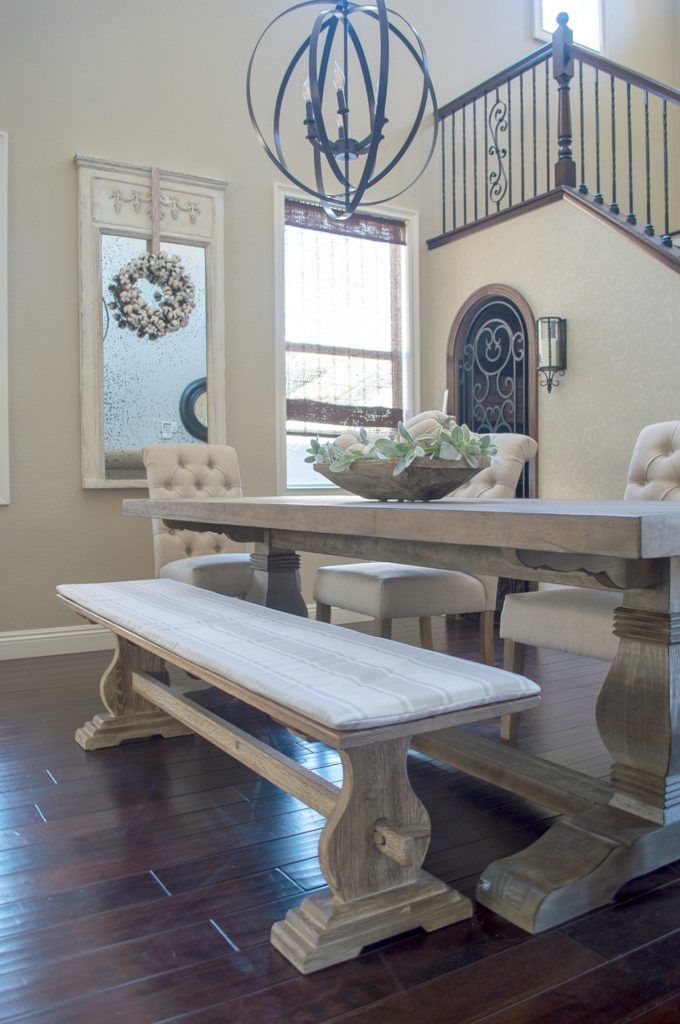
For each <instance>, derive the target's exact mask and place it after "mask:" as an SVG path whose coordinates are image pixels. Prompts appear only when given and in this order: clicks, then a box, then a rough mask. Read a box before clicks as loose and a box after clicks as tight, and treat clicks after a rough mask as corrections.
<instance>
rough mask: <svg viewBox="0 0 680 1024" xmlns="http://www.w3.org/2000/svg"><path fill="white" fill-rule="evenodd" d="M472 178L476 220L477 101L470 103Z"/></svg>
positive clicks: (476, 216)
mask: <svg viewBox="0 0 680 1024" xmlns="http://www.w3.org/2000/svg"><path fill="white" fill-rule="evenodd" d="M472 177H473V181H474V186H475V220H477V219H478V216H479V214H478V210H477V100H473V101H472Z"/></svg>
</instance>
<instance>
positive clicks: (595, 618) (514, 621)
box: [500, 420, 680, 739]
mask: <svg viewBox="0 0 680 1024" xmlns="http://www.w3.org/2000/svg"><path fill="white" fill-rule="evenodd" d="M623 497H624V499H625V500H627V501H680V420H670V421H669V422H666V423H652V424H651V425H650V426H648V427H644V429H643V430H642V431H641V432H640V435H639V437H638V439H637V441H636V443H635V448H634V449H633V456H632V458H631V462H630V466H629V468H628V484H627V486H626V489H625V492H624V495H623ZM622 600H623V595H622V594H620V593H618V592H612V591H604V590H584V589H583V588H581V587H549V588H547V589H545V590H537V591H534V592H532V593H528V594H509V595H508V596H507V597H506V599H505V603H504V605H503V612H502V615H501V625H500V635H501V637H502V639H503V641H504V644H503V664H504V666H505V668H508V669H510V670H511V671H514V672H523V669H524V653H525V648H526V646H527V645H528V644H530V645H531V646H533V647H549V648H551V649H552V650H555V651H564V652H565V653H567V654H580V655H583V656H584V657H587V658H601V659H603V660H604V661H611V660H612V659H613V658H614V656H615V654H616V650H617V648H618V639H617V638H616V636H614V632H613V629H614V609H615V608H618V607H619V605H620V604H621V602H622ZM517 717H518V716H517ZM517 717H515V716H512V718H513V721H512V723H511V727H510V733H511V738H513V739H514V737H515V736H516V731H517Z"/></svg>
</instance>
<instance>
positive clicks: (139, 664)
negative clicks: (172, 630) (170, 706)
mask: <svg viewBox="0 0 680 1024" xmlns="http://www.w3.org/2000/svg"><path fill="white" fill-rule="evenodd" d="M115 641H116V648H115V652H114V655H113V660H112V661H111V664H110V665H109V666H108V668H107V669H106V671H105V672H104V674H103V676H102V678H101V682H100V684H99V692H100V694H101V698H102V702H103V704H104V707H105V708H106V710H107V713H105V714H98V715H95V716H94V718H92V719H90V721H89V722H85V724H84V725H83V726H81V728H80V729H77V730H76V743H79V744H80V746H81V747H83V748H84V749H85V750H100V749H101V748H102V747H117V746H118V745H119V744H120V743H123V742H124V741H125V740H135V739H143V738H144V737H146V736H164V737H166V738H167V737H170V736H190V735H191V732H192V730H191V729H187V727H186V726H185V725H182V724H181V722H177V721H176V720H175V719H174V718H171V717H170V716H169V715H166V714H165V712H163V711H159V710H158V708H156V707H154V705H153V704H150V703H149V701H147V700H144V698H143V697H140V696H139V695H138V694H136V693H135V691H134V690H133V688H132V673H133V671H139V672H148V673H150V674H152V675H155V676H156V677H157V678H160V679H164V680H167V672H166V670H165V667H164V663H163V661H162V659H161V658H158V657H156V655H154V654H150V653H149V652H148V651H144V650H142V649H141V648H139V647H135V646H134V645H133V644H131V643H128V641H127V640H123V639H122V638H121V637H115Z"/></svg>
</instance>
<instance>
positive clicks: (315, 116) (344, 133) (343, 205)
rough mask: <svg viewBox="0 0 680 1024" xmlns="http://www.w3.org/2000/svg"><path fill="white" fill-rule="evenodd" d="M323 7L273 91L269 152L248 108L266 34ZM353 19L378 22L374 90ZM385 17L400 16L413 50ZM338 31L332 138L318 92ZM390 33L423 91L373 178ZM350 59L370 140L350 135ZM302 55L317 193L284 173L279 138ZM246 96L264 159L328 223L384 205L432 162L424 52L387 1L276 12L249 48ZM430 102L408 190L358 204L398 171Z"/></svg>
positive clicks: (347, 0)
mask: <svg viewBox="0 0 680 1024" xmlns="http://www.w3.org/2000/svg"><path fill="white" fill-rule="evenodd" d="M322 4H323V5H326V10H324V11H322V12H321V13H320V14H319V15H318V16H317V18H316V20H315V22H314V26H313V28H312V31H311V32H310V34H309V35H308V36H307V37H306V39H305V40H304V41H303V42H302V43H301V45H300V46H299V47H298V49H297V50H296V52H295V54H294V55H293V57H292V59H291V61H290V63H289V64H288V67H287V68H286V71H285V73H284V75H283V78H282V81H281V84H280V86H279V89H278V93H277V96H276V102H275V104H274V119H273V148H272V147H271V146H270V145H269V143H268V142H267V139H266V138H265V136H264V133H263V132H262V131H261V129H260V127H259V125H258V123H257V119H256V116H255V111H254V106H253V98H252V90H251V80H252V73H253V66H254V62H255V58H256V55H257V53H258V50H259V48H260V45H261V43H262V41H263V39H264V38H265V36H267V34H268V33H269V32H270V30H271V29H272V28H273V26H274V25H275V24H276V23H277V22H279V21H280V20H281V19H282V18H284V17H286V16H287V15H289V14H291V13H293V12H294V11H298V10H300V9H303V8H307V7H318V6H319V5H322ZM353 15H364V16H366V17H367V18H370V19H372V20H374V21H376V22H377V23H378V35H379V43H380V57H379V71H378V79H377V89H374V86H373V80H372V76H371V71H370V66H369V62H368V59H367V57H366V53H365V51H364V48H363V46H362V44H361V40H360V38H359V34H358V32H357V30H356V28H355V27H354V25H353V24H352V22H351V18H352V16H353ZM390 16H391V17H392V18H398V19H399V20H400V21H401V22H403V24H404V25H405V27H406V29H407V30H408V31H409V32H411V33H412V35H413V38H414V40H415V44H416V45H414V44H413V43H412V42H411V40H410V39H409V38H408V37H407V35H406V34H405V33H404V32H403V31H402V30H401V28H399V27H398V26H397V25H395V24H393V23H392V22H391V21H390ZM339 30H340V32H341V35H342V61H343V66H342V67H341V68H340V73H341V80H342V84H341V85H340V87H337V86H336V97H337V101H338V107H337V114H336V120H337V127H338V137H337V138H336V139H332V138H331V137H330V134H329V132H328V129H327V127H326V122H325V119H324V115H323V110H322V107H323V99H324V92H325V89H326V83H327V80H328V74H329V66H330V61H331V57H332V55H333V47H334V43H335V41H336V35H337V33H338V31H339ZM390 34H391V35H392V36H394V37H395V38H396V39H398V40H399V42H401V43H402V44H403V45H404V47H405V48H406V50H407V51H408V53H409V54H410V55H411V57H412V58H413V60H414V61H415V63H416V65H417V67H418V69H419V71H420V73H421V75H422V78H423V85H422V90H421V95H420V101H419V105H418V111H417V114H416V117H415V120H414V122H413V125H412V126H411V129H410V131H409V132H408V133H407V135H406V138H405V139H404V141H403V143H402V144H401V146H400V147H399V149H398V151H397V153H396V154H395V155H394V156H393V157H392V159H391V160H390V161H389V162H388V163H387V164H386V166H385V167H383V168H382V169H381V170H379V171H378V172H377V173H376V166H377V161H378V149H379V146H380V143H381V141H382V140H383V139H384V135H383V128H384V127H385V125H386V124H387V123H388V119H387V117H386V116H385V108H386V103H387V87H388V74H389V64H390ZM350 53H353V54H354V55H355V57H356V60H357V63H358V66H359V70H360V78H361V81H362V83H363V87H364V91H365V97H366V102H367V105H368V112H369V125H370V131H369V133H368V135H366V136H365V137H364V138H362V139H355V138H353V137H352V136H351V130H350V108H349V104H348V100H347V97H348V79H349V60H350ZM305 54H308V86H309V91H308V99H307V102H306V117H305V119H304V122H303V123H304V125H305V127H306V129H307V139H308V141H309V142H310V144H311V146H312V150H313V156H314V182H315V187H312V186H310V185H308V184H306V183H305V182H303V181H301V180H300V178H298V177H297V176H296V175H295V174H293V172H292V171H291V170H290V168H289V166H288V163H287V161H286V158H285V155H284V152H283V143H282V139H281V112H282V109H283V103H284V99H285V95H286V90H287V89H288V86H289V84H290V81H291V78H292V76H293V74H294V73H295V71H296V70H297V69H298V66H299V64H300V62H301V61H302V60H303V58H304V57H305ZM246 97H247V102H248V113H249V115H250V120H251V122H252V125H253V128H254V129H255V132H256V133H257V135H258V137H259V139H260V142H261V143H262V146H263V147H264V150H265V152H266V153H267V156H268V157H269V158H270V160H272V161H273V163H274V164H276V166H277V167H278V168H279V170H280V171H281V172H282V174H284V175H285V176H286V177H287V178H288V179H289V181H292V182H293V183H294V184H295V185H296V186H297V187H298V188H300V189H301V190H302V191H303V192H306V193H307V194H308V195H311V196H314V197H315V198H316V199H318V200H320V201H321V204H322V206H323V208H324V210H325V211H326V214H327V215H328V216H329V217H331V218H332V219H334V220H346V219H347V218H348V217H351V215H352V214H353V213H354V211H355V210H356V209H357V207H358V206H359V205H360V204H363V205H365V206H375V205H378V204H379V203H385V202H389V201H390V200H392V199H395V198H396V197H397V196H399V195H401V194H402V192H405V191H406V189H408V188H410V187H411V186H412V185H413V184H415V182H416V181H417V180H418V178H420V176H421V175H422V173H423V171H424V170H425V168H426V167H427V165H428V163H429V161H430V158H431V157H432V154H433V152H434V148H435V145H436V142H437V129H438V118H437V101H436V96H435V93H434V88H433V85H432V81H431V79H430V73H429V63H428V58H427V54H426V52H425V48H424V46H423V44H422V41H421V39H420V37H419V35H418V33H417V32H416V30H415V29H414V28H413V26H412V25H411V24H410V23H409V22H408V21H406V19H405V18H403V17H402V15H400V14H398V13H397V12H396V11H393V10H391V9H390V8H388V7H387V6H386V4H385V0H375V3H374V4H371V5H363V4H358V3H355V2H353V0H340V2H339V3H337V4H336V5H335V7H334V9H332V10H328V8H327V0H301V2H300V3H296V4H294V5H293V6H292V7H289V8H288V9H287V10H285V11H282V13H281V14H279V15H277V17H276V18H274V19H273V20H272V21H271V22H270V23H269V25H268V26H267V27H266V28H265V30H264V32H263V33H262V35H261V36H260V38H259V39H258V41H257V43H256V45H255V49H254V50H253V53H252V55H251V57H250V61H249V63H248V74H247V79H246ZM428 99H429V100H430V101H431V104H432V109H433V114H434V116H433V130H432V140H431V144H430V148H429V151H428V153H427V156H426V159H425V161H424V163H423V165H422V167H421V168H420V170H419V172H418V173H417V174H416V175H415V177H414V178H412V179H411V181H409V182H408V184H407V185H404V186H403V188H400V189H399V190H398V191H396V192H394V193H392V194H391V195H388V196H385V197H383V198H381V199H379V200H372V201H368V200H364V196H365V194H366V192H367V190H368V189H370V188H372V187H373V186H374V185H376V184H377V183H378V182H380V181H382V180H383V179H384V178H385V177H386V176H387V175H388V174H389V173H390V172H391V171H392V170H393V169H394V168H395V167H396V165H397V164H398V163H399V161H400V160H401V159H402V157H403V156H404V154H405V153H406V151H407V150H408V148H409V147H410V145H411V143H412V142H413V140H414V139H415V137H416V134H417V132H418V130H419V128H420V126H421V124H422V121H423V117H424V116H425V111H426V109H427V105H428ZM360 157H361V158H365V163H364V167H363V170H362V173H361V175H360V177H359V180H358V181H357V183H356V184H354V185H353V184H352V182H351V180H350V165H351V164H352V163H353V162H354V161H355V160H357V159H358V158H360ZM324 167H327V169H329V170H330V172H331V174H332V176H333V177H334V178H335V180H336V181H337V183H338V185H339V186H340V190H339V191H335V192H332V191H329V190H327V189H326V187H325V182H324Z"/></svg>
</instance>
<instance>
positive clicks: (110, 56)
mask: <svg viewBox="0 0 680 1024" xmlns="http://www.w3.org/2000/svg"><path fill="white" fill-rule="evenodd" d="M396 6H397V7H398V9H399V10H400V11H401V12H402V13H403V14H404V15H405V16H406V17H408V18H412V19H413V21H414V22H415V23H416V25H417V27H418V29H419V31H420V33H421V35H422V37H423V39H424V40H425V42H426V44H427V47H428V51H429V54H430V59H431V66H432V72H433V76H434V79H435V82H436V86H437V91H438V97H439V100H440V101H441V102H444V101H445V100H447V99H449V98H451V97H453V96H454V95H456V94H458V93H459V92H461V91H462V90H464V89H465V88H468V87H470V86H472V85H474V84H475V83H477V82H479V81H480V80H482V79H483V78H485V77H487V76H488V75H490V74H492V73H494V72H495V71H497V70H498V69H499V68H501V67H502V66H504V65H506V64H507V63H510V62H511V61H513V60H515V59H516V58H517V57H519V56H521V55H522V54H523V53H526V52H528V51H530V50H531V49H533V48H534V46H535V45H536V42H535V40H534V39H533V38H532V36H531V24H532V22H531V10H532V4H531V0H475V2H474V3H473V2H471V0H425V2H424V3H423V2H421V0H399V3H398V4H397V5H396ZM607 6H608V7H614V6H615V7H616V10H617V12H620V11H621V10H626V11H629V12H632V13H634V14H635V15H636V17H637V16H638V15H639V14H640V12H641V9H642V8H644V18H640V17H637V25H636V29H637V30H638V31H639V33H640V34H641V35H640V38H641V39H644V40H646V42H645V43H644V46H643V45H642V43H641V44H640V52H641V60H642V63H640V68H641V70H644V71H647V72H649V73H654V74H656V75H657V76H658V77H664V74H663V70H664V68H666V66H667V65H668V66H671V65H672V66H673V67H675V65H674V63H673V60H674V58H672V50H671V48H670V43H669V44H668V46H666V43H665V41H664V44H663V46H662V47H661V48H660V49H659V47H658V46H657V44H658V39H659V36H660V29H659V26H660V24H665V19H667V18H668V17H670V15H671V14H673V16H677V9H678V8H677V2H675V0H644V3H642V0H635V2H634V0H616V4H613V3H612V2H611V0H609V2H608V4H607ZM283 7H284V2H283V0H256V2H253V0H194V2H192V3H187V2H186V0H145V2H144V3H139V2H138V0H134V2H133V0H116V3H112V2H111V0H0V25H1V31H0V128H3V129H6V130H7V131H8V132H9V133H10V147H11V149H10V160H11V163H10V175H11V178H10V240H9V242H10V280H9V290H10V321H9V340H10V385H11V396H10V418H11V439H10V440H11V472H12V504H11V505H10V506H9V507H3V508H0V560H1V564H2V573H3V580H4V586H3V587H2V591H1V592H0V631H3V630H14V629H24V628H33V627H35V628H40V627H46V626H53V625H59V624H67V623H72V622H73V621H74V620H73V619H72V618H71V617H70V616H69V615H67V613H65V612H63V611H62V610H61V609H60V608H59V607H58V606H57V604H56V601H55V599H54V597H53V592H54V585H55V584H56V583H57V582H62V581H67V580H80V581H85V580H96V579H111V578H125V577H135V576H144V575H147V574H151V572H152V559H151V543H150V535H149V527H148V524H147V523H145V522H143V521H135V520H130V519H123V518H122V517H121V515H120V500H121V498H122V497H123V496H124V495H123V494H122V493H121V492H120V491H118V492H114V491H112V492H87V491H83V490H81V487H80V438H79V429H80V424H79V346H78V299H77V278H78V261H77V251H76V250H77V215H76V179H75V169H74V166H73V163H72V157H73V154H74V153H75V152H81V153H87V154H91V155H93V156H99V157H105V158H110V159H114V160H123V161H128V162H135V163H141V164H156V165H159V166H161V167H164V168H168V169H175V170H179V171H186V172H191V173H197V174H203V175H213V176H217V177H226V178H227V179H228V180H229V182H230V185H229V188H228V190H227V202H226V206H227V212H226V225H225V232H226V268H225V282H224V287H225V296H226V307H227V365H228V368H229V369H228V376H227V380H226V381H225V388H226V395H227V408H228V412H227V428H228V435H229V438H230V440H231V441H232V442H233V443H234V444H235V445H236V446H237V448H238V450H239V453H240V456H241V461H242V468H243V478H244V485H245V488H246V490H247V492H248V493H249V494H266V493H269V492H271V491H272V490H273V489H274V487H275V464H274V455H273V449H272V450H266V448H265V446H264V445H263V442H262V438H267V437H271V436H272V434H273V431H274V394H275V379H274V370H273V331H274V296H273V272H274V271H273V256H272V253H273V220H272V202H273V200H272V184H273V182H275V181H277V180H280V179H279V176H278V175H277V173H276V172H275V169H274V168H273V166H272V165H271V164H270V163H269V161H268V160H267V159H266V158H265V156H264V155H263V154H262V152H261V149H260V147H259V144H258V142H257V140H256V139H255V137H254V135H253V133H252V131H251V128H250V125H249V123H248V117H247V112H246V108H245V101H244V79H245V70H246V64H247V59H248V55H249V53H250V50H251V48H252V45H253V43H254V40H255V39H256V38H257V36H258V34H259V32H260V31H261V30H262V28H263V26H264V24H265V23H266V22H267V21H268V20H269V19H270V18H272V17H273V16H274V15H275V14H278V13H279V12H280V11H281V10H282V9H283ZM617 18H618V20H619V21H620V22H621V25H622V27H621V34H622V35H621V39H622V40H623V41H620V42H617V45H620V46H621V49H622V51H623V50H624V49H625V46H626V45H628V44H629V42H630V32H629V31H626V30H625V29H624V21H623V19H622V17H621V15H620V13H619V14H617ZM629 21H630V19H629ZM676 39H677V34H676ZM626 40H627V41H628V42H626ZM292 42H293V40H292V39H291V41H290V46H291V48H292ZM655 46H657V49H656V51H655V49H654V48H655ZM666 50H668V51H669V52H668V53H666ZM626 52H627V51H626ZM645 54H646V56H645ZM658 54H660V56H658V59H657V55H658ZM612 55H613V56H616V54H612ZM633 58H634V54H631V56H630V59H628V57H627V56H626V58H625V62H626V63H631V64H635V60H634V59H633ZM621 59H624V58H623V56H622V58H621ZM659 61H661V63H659ZM646 62H648V63H646ZM652 64H655V65H657V66H656V67H652ZM662 65H663V67H662ZM390 113H391V117H392V118H393V119H394V120H396V119H398V117H399V113H398V112H396V111H395V112H394V113H392V112H390ZM423 144H424V142H423ZM301 145H302V141H301ZM438 188H439V183H438V168H437V162H436V160H435V161H434V162H433V164H432V165H431V167H430V168H429V169H428V171H427V174H426V176H425V177H424V178H423V179H422V181H421V183H420V185H419V186H417V187H416V188H415V189H414V190H412V193H411V194H407V195H406V196H404V198H403V203H404V205H405V206H414V205H416V206H418V207H420V209H421V211H422V214H423V221H422V224H421V235H422V237H423V238H425V237H427V236H428V235H429V234H434V233H436V231H437V224H436V208H437V194H438ZM562 215H563V214H562V213H559V212H555V216H558V217H559V216H562ZM481 237H482V236H480V241H479V243H475V244H479V245H482V244H484V245H486V246H488V247H489V248H491V249H493V250H496V251H497V252H499V253H500V251H501V250H499V248H498V246H497V245H496V244H495V243H493V242H488V241H486V242H484V243H482V242H481ZM460 251H461V250H460V249H458V248H457V247H451V248H450V250H449V251H447V252H446V253H445V254H444V253H443V254H441V255H440V256H434V255H433V256H426V255H424V254H423V256H422V259H421V276H422V280H423V286H424V289H425V290H424V301H423V308H425V307H426V305H427V304H428V302H430V301H432V299H433V297H436V296H440V295H441V293H442V290H445V291H447V292H448V291H449V290H450V289H451V288H452V287H455V288H456V289H458V284H452V282H451V281H449V280H448V277H447V274H448V272H447V273H444V272H443V269H442V268H443V267H444V264H445V263H446V264H447V266H449V265H450V266H449V269H450V270H451V272H452V273H453V274H454V276H455V274H456V273H457V271H456V267H457V266H458V259H459V255H458V254H459V253H460ZM484 258H485V259H486V258H487V253H486V251H484ZM498 258H500V255H499V257H498ZM430 275H432V283H430ZM473 276H474V275H473ZM481 276H482V277H484V278H485V281H488V280H489V277H488V276H487V275H486V274H482V275H481ZM507 276H508V271H507V264H506V265H505V266H504V267H499V268H498V269H495V270H494V274H493V275H492V278H493V277H497V278H506V277H507ZM481 283H484V281H482V282H481ZM460 284H461V287H460V289H459V290H458V291H456V295H459V296H460V300H461V301H462V299H464V298H465V294H466V293H467V284H464V283H463V282H462V281H461V282H460ZM437 301H439V299H438V300H437ZM456 301H457V300H456ZM452 308H453V307H452ZM449 312H450V310H448V309H447V310H446V311H444V310H443V309H442V310H441V311H440V313H439V314H438V315H439V321H438V322H437V323H435V322H434V321H433V320H432V319H431V318H428V319H427V321H426V328H427V329H426V331H424V332H423V343H424V344H423V347H424V364H425V369H426V374H427V389H428V395H429V397H428V398H427V399H426V400H427V401H429V400H430V399H431V398H432V397H433V396H434V394H435V391H436V387H435V380H436V376H437V373H438V372H439V369H440V367H441V365H443V364H442V363H441V362H440V363H439V364H437V358H439V357H438V356H437V355H436V353H439V354H441V351H440V350H441V337H442V332H444V335H445V333H446V332H447V331H448V327H447V326H446V324H445V322H444V321H445V320H446V318H447V317H448V316H449ZM564 394H565V395H566V394H567V385H565V387H564ZM559 401H562V398H560V399H559ZM256 435H257V436H256Z"/></svg>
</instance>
